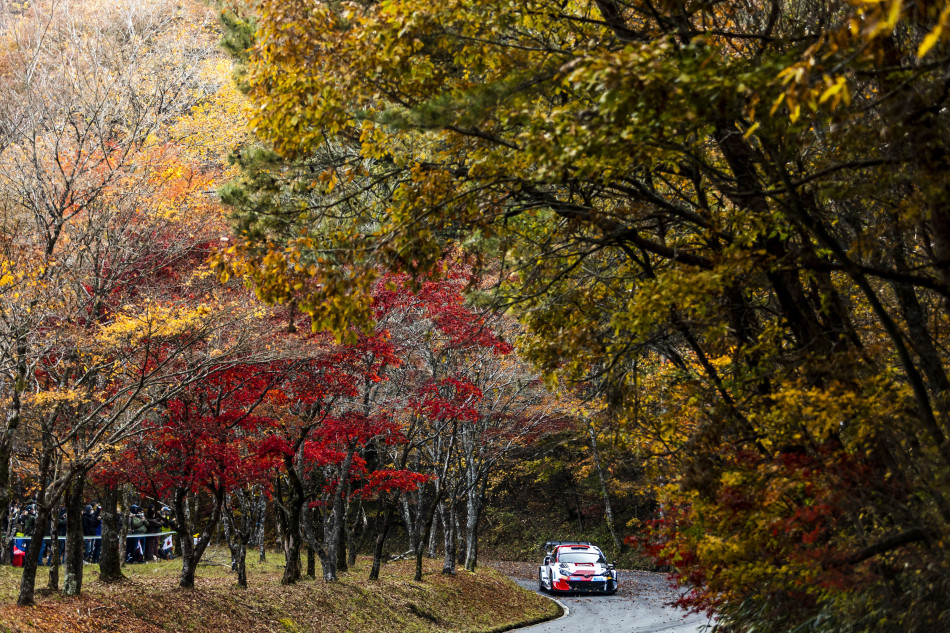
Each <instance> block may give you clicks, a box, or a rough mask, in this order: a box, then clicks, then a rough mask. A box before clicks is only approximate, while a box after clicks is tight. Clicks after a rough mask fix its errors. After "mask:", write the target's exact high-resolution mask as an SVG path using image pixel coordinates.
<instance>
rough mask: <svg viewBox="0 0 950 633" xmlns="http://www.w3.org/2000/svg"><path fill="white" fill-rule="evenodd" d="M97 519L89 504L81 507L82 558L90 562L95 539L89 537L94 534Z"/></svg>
mask: <svg viewBox="0 0 950 633" xmlns="http://www.w3.org/2000/svg"><path fill="white" fill-rule="evenodd" d="M97 521H98V519H97V518H96V514H95V512H94V511H93V509H92V506H91V505H87V506H86V507H85V508H83V511H82V536H83V543H82V545H83V550H82V558H83V560H84V561H86V562H87V563H91V562H92V551H93V547H95V545H94V543H95V540H96V539H94V538H90V537H93V536H95V535H96V523H97Z"/></svg>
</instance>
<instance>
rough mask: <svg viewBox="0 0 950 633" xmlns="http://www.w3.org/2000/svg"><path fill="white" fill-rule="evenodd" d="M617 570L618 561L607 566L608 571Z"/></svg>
mask: <svg viewBox="0 0 950 633" xmlns="http://www.w3.org/2000/svg"><path fill="white" fill-rule="evenodd" d="M616 568H617V561H613V562H612V563H610V564H609V565H607V569H616Z"/></svg>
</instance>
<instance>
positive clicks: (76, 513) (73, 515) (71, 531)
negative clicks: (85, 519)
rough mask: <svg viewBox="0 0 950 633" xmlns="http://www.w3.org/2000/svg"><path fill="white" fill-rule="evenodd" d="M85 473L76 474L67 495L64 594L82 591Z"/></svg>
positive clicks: (77, 593)
mask: <svg viewBox="0 0 950 633" xmlns="http://www.w3.org/2000/svg"><path fill="white" fill-rule="evenodd" d="M85 484H86V476H85V474H79V475H76V477H75V479H73V483H72V486H71V487H70V489H69V492H68V493H67V495H66V575H65V577H64V578H63V595H64V596H78V595H79V593H80V592H81V591H82V574H83V563H84V561H83V534H82V506H83V493H84V491H85V487H86V486H85Z"/></svg>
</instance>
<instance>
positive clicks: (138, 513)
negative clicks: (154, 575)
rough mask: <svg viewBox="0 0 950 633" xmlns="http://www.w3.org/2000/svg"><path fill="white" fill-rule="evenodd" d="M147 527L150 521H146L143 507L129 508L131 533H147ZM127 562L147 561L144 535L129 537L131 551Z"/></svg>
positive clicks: (134, 506)
mask: <svg viewBox="0 0 950 633" xmlns="http://www.w3.org/2000/svg"><path fill="white" fill-rule="evenodd" d="M147 527H148V523H146V521H145V513H144V512H142V508H140V507H139V506H137V505H133V506H132V507H131V508H129V534H145V532H146V530H147ZM126 562H130V563H144V562H145V539H144V538H143V537H141V536H138V537H130V538H129V552H128V556H127V557H126Z"/></svg>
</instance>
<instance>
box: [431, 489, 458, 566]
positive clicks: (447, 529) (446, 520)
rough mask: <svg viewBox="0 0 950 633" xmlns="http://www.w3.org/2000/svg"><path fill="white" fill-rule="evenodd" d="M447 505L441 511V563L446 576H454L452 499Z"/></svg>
mask: <svg viewBox="0 0 950 633" xmlns="http://www.w3.org/2000/svg"><path fill="white" fill-rule="evenodd" d="M448 506H449V507H448V509H446V510H443V512H442V534H443V536H444V541H445V560H444V562H443V563H442V573H443V574H445V575H447V576H454V575H455V567H456V565H457V564H458V560H457V559H458V556H457V550H456V538H455V512H456V510H455V502H454V500H452V501H451V502H450V503H449V504H448ZM433 532H434V530H433Z"/></svg>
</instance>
